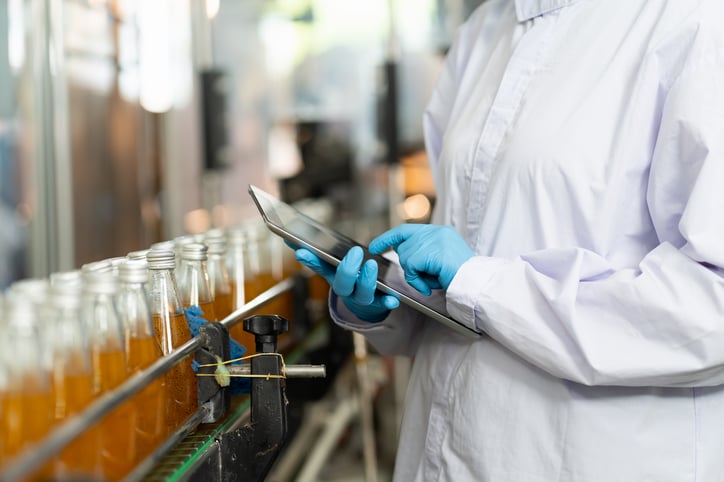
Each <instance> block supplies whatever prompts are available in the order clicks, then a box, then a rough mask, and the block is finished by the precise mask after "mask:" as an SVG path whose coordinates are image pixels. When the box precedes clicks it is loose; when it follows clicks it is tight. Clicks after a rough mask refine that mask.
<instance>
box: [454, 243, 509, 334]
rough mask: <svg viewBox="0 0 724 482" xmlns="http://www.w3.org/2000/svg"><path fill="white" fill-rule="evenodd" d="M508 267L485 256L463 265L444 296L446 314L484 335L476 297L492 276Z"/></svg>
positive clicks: (501, 260)
mask: <svg viewBox="0 0 724 482" xmlns="http://www.w3.org/2000/svg"><path fill="white" fill-rule="evenodd" d="M508 263H510V261H508V260H505V259H501V258H491V257H488V256H474V257H472V258H470V259H469V260H468V261H466V262H465V263H463V265H462V266H461V267H460V269H459V270H458V272H457V273H456V274H455V277H454V278H453V280H452V282H451V283H450V286H448V289H447V292H446V301H447V311H448V314H449V315H450V316H451V317H452V318H453V319H455V320H457V321H459V322H461V323H463V324H465V325H466V326H468V327H469V328H471V329H474V330H479V331H480V330H482V331H485V327H484V326H481V325H482V323H481V321H482V316H480V314H481V307H480V306H479V303H480V300H481V296H480V294H481V293H485V292H486V291H487V290H488V287H489V286H490V285H491V283H492V280H493V278H494V277H495V274H496V273H497V272H499V271H500V270H501V269H503V268H504V266H505V265H507V264H508Z"/></svg>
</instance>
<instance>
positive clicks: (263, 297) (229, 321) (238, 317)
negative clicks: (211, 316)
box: [219, 278, 294, 328]
mask: <svg viewBox="0 0 724 482" xmlns="http://www.w3.org/2000/svg"><path fill="white" fill-rule="evenodd" d="M293 287H294V278H287V279H285V280H283V281H280V282H279V283H277V284H275V285H274V286H272V287H271V288H269V289H268V290H266V291H265V292H263V293H261V294H260V295H259V296H257V297H256V298H254V299H253V300H251V301H249V302H248V303H245V304H244V305H243V306H241V307H240V308H239V309H237V310H236V311H234V312H232V313H229V315H228V316H227V317H226V318H224V319H223V320H221V321H220V322H219V323H222V324H223V325H224V326H225V327H227V328H231V327H232V326H234V325H236V324H237V323H239V322H240V321H242V320H243V319H244V317H246V316H248V315H250V314H252V313H253V312H255V311H256V310H257V309H259V308H260V307H261V306H263V305H265V304H266V303H268V302H270V301H271V300H273V299H274V298H276V297H277V296H279V295H280V294H282V293H285V292H287V291H289V290H291V289H292V288H293Z"/></svg>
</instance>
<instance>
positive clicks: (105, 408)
mask: <svg viewBox="0 0 724 482" xmlns="http://www.w3.org/2000/svg"><path fill="white" fill-rule="evenodd" d="M203 342H204V340H203V339H202V336H196V337H194V338H192V339H191V340H189V341H187V342H186V343H184V344H183V345H181V346H180V347H178V348H177V349H176V350H174V351H172V352H171V353H169V354H168V355H166V356H164V357H162V358H159V359H158V360H157V361H156V362H155V363H154V364H153V365H151V366H150V367H149V368H147V369H146V370H144V371H142V372H140V373H137V374H135V375H133V376H132V377H130V378H129V379H128V380H126V381H125V382H124V383H123V384H122V385H121V386H120V387H118V388H117V389H115V390H113V391H110V392H108V393H105V394H103V395H102V396H100V397H99V398H97V399H96V400H94V401H93V403H91V404H90V405H89V406H88V408H86V409H85V410H84V411H83V412H81V413H79V414H78V415H76V416H74V417H72V418H71V419H69V420H68V421H67V422H65V423H63V424H62V425H61V426H60V427H58V428H57V429H55V430H53V431H52V432H51V433H50V435H48V436H47V437H46V438H44V439H43V440H42V441H41V442H40V443H38V444H37V445H36V446H35V447H30V448H29V449H27V450H26V451H25V452H23V453H22V454H21V455H20V456H19V457H18V458H17V459H15V461H13V462H11V463H10V464H9V465H7V466H6V468H5V470H3V472H2V473H0V481H2V482H12V481H15V480H20V479H22V478H24V477H26V476H28V475H30V474H32V473H33V472H34V471H35V470H37V468H38V467H40V466H42V465H43V463H45V462H46V461H48V460H49V459H50V458H51V457H53V456H54V455H55V454H57V453H58V452H60V450H62V449H63V447H65V446H66V445H67V444H69V443H70V442H72V441H73V440H74V439H75V438H76V437H78V436H79V435H80V434H82V433H83V432H84V431H85V430H87V429H88V428H89V427H91V426H92V425H93V424H95V423H96V422H98V421H99V420H101V419H102V418H103V417H104V416H106V415H107V414H108V413H110V412H111V411H112V410H113V409H114V408H116V407H117V406H119V405H120V404H121V403H123V402H125V401H126V400H128V399H129V398H131V397H132V396H133V395H135V394H136V393H138V392H140V391H141V390H142V389H143V388H145V387H146V386H147V385H148V384H150V383H151V382H152V381H154V380H155V379H156V378H158V377H159V376H161V375H162V374H164V373H166V372H167V371H168V370H170V369H171V367H173V366H174V365H176V364H177V363H178V362H180V361H181V360H183V359H184V358H186V357H187V356H189V355H191V354H193V353H195V352H196V351H197V350H198V349H199V348H201V347H202V346H203Z"/></svg>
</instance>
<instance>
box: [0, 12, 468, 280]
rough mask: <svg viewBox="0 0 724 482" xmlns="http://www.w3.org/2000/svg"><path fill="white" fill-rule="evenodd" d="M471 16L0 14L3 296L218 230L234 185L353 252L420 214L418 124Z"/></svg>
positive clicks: (232, 202)
mask: <svg viewBox="0 0 724 482" xmlns="http://www.w3.org/2000/svg"><path fill="white" fill-rule="evenodd" d="M478 3H480V2H479V1H475V0H396V1H388V0H366V1H364V2H356V1H351V0H154V1H141V0H0V85H2V89H0V222H1V224H2V227H3V228H2V230H0V287H6V286H8V285H9V283H11V282H12V281H13V280H17V279H20V278H25V277H38V276H46V275H48V274H49V273H52V272H55V271H61V270H67V269H73V268H77V267H79V266H81V265H82V264H84V263H87V262H90V261H94V260H98V259H102V258H108V257H112V256H118V255H123V254H125V253H127V252H130V251H132V250H134V249H140V248H141V247H146V246H148V245H149V244H150V243H153V242H156V241H159V240H162V239H172V238H174V237H176V236H179V235H181V234H185V233H195V232H202V231H204V230H206V229H208V228H210V227H214V226H215V227H224V226H228V225H233V224H235V223H237V222H239V221H240V220H242V219H244V218H246V217H249V216H252V215H254V213H253V212H252V211H251V208H252V205H251V203H250V199H249V197H248V195H247V193H246V185H247V184H249V183H254V184H257V185H259V186H261V187H262V188H265V189H267V190H270V191H272V192H275V193H278V194H280V195H281V196H282V197H284V198H285V199H287V200H298V199H302V198H305V197H320V196H322V197H328V198H329V199H331V200H333V201H334V203H335V206H336V207H337V208H338V209H339V210H340V212H339V215H338V216H337V219H342V220H344V219H354V220H356V223H355V225H354V226H352V227H350V229H352V230H353V231H354V233H353V234H355V235H357V236H358V237H362V238H364V237H366V236H367V235H368V233H367V232H365V231H366V230H367V231H379V230H380V229H381V228H378V224H375V223H377V222H378V220H380V219H381V220H382V222H383V223H384V222H385V220H389V219H390V218H389V216H388V214H389V215H391V216H393V219H394V217H395V216H399V217H401V218H405V217H407V218H424V217H425V216H426V213H427V209H428V205H427V202H431V201H433V200H432V199H430V198H429V196H430V195H431V193H430V186H429V179H428V178H427V173H426V164H425V159H424V154H422V146H423V139H422V131H421V116H422V112H423V109H424V106H425V103H426V102H427V98H428V96H429V94H430V91H431V89H432V87H433V85H434V82H435V80H436V77H437V72H438V69H439V67H440V64H441V61H442V55H443V54H444V52H445V50H446V48H447V46H448V45H449V43H450V40H451V38H452V37H453V35H454V32H455V29H456V28H457V26H458V25H459V24H460V23H461V22H462V21H463V19H464V18H465V17H466V16H467V15H468V13H469V12H470V11H471V10H472V9H473V8H474V7H475V6H476V5H477V4H478ZM390 79H394V83H393V84H392V85H393V89H388V84H390V82H389V81H390ZM389 94H396V95H393V96H390V95H389ZM391 117H392V118H393V123H394V126H391V125H390V122H389V121H390V118H391ZM394 118H396V119H394ZM390 146H391V147H392V149H389V147H390ZM391 150H392V151H396V152H390V151H391ZM400 159H401V160H402V161H403V165H405V166H407V167H406V168H404V171H405V173H404V174H405V175H403V176H402V177H401V179H402V182H400V183H395V184H397V185H395V186H390V185H389V180H390V179H395V177H394V176H393V177H390V176H389V172H388V171H389V169H388V166H389V164H390V162H393V163H394V162H397V161H398V160H400ZM415 191H418V192H415ZM412 194H422V195H423V196H426V197H420V196H418V197H415V198H412V200H408V202H407V204H406V206H407V210H406V211H405V212H399V213H398V212H397V209H393V212H391V213H388V210H389V206H391V205H396V204H398V202H402V201H404V200H405V198H406V197H408V196H410V195H412ZM398 195H399V199H397V198H396V196H398ZM368 218H369V219H370V223H361V222H359V220H360V219H368ZM382 227H384V226H382ZM360 230H361V232H360ZM372 234H374V232H372Z"/></svg>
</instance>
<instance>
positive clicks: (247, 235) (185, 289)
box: [0, 223, 298, 480]
mask: <svg viewBox="0 0 724 482" xmlns="http://www.w3.org/2000/svg"><path fill="white" fill-rule="evenodd" d="M280 243H281V242H280V241H279V240H278V238H276V237H269V236H268V235H267V232H266V230H265V229H263V226H261V227H260V226H259V225H258V224H257V223H254V224H249V225H245V226H243V227H241V228H237V229H230V230H227V231H221V230H211V231H209V232H207V233H205V234H204V235H201V236H184V237H181V238H177V239H176V240H174V241H171V242H163V243H157V244H155V245H153V246H151V248H150V249H149V250H144V251H137V252H133V253H129V254H128V256H126V257H124V258H114V259H111V260H104V261H100V262H96V263H90V264H87V265H84V266H83V268H82V269H81V270H79V271H72V272H64V273H55V274H53V275H51V276H50V277H49V279H47V280H44V279H38V280H23V281H20V282H16V283H15V284H14V285H12V286H11V287H10V289H9V290H8V292H7V293H6V294H5V299H4V301H3V305H4V306H2V309H0V313H2V315H0V470H1V468H2V465H3V463H4V462H6V461H7V460H10V459H12V458H13V457H15V456H16V455H18V454H19V453H20V452H22V451H23V450H25V449H27V448H29V447H31V446H32V445H33V444H34V443H36V442H38V441H39V440H40V439H42V437H44V436H45V435H46V434H47V433H48V432H49V430H50V429H51V428H52V427H53V426H54V425H56V424H58V423H60V422H62V421H63V420H65V419H66V418H68V417H70V416H72V415H75V414H77V413H79V412H81V411H82V410H83V409H84V408H85V407H86V406H87V405H88V404H89V403H90V402H91V401H93V399H95V398H96V397H98V396H100V395H102V394H103V393H106V392H107V391H109V390H113V389H114V388H116V387H118V386H119V385H120V384H121V383H123V381H125V380H126V379H127V378H128V377H129V376H130V375H132V374H133V373H135V372H137V371H140V370H143V369H144V368H146V367H148V366H149V365H150V364H152V363H153V362H154V361H155V360H156V359H158V357H160V356H161V355H162V354H167V353H169V352H170V351H171V350H173V349H174V348H176V347H178V346H179V345H181V344H183V343H185V342H186V341H187V340H188V339H189V338H190V333H189V328H188V325H187V323H186V318H185V315H184V312H183V308H185V307H189V306H199V307H200V308H201V310H202V311H203V312H204V318H206V319H207V320H208V321H217V320H220V319H223V318H224V317H225V316H226V315H228V314H229V313H230V312H231V311H233V310H235V309H237V308H238V307H240V306H241V305H243V304H244V302H246V301H248V300H250V299H251V298H253V297H255V296H256V295H258V294H259V293H261V292H263V291H264V290H266V289H268V288H269V287H271V286H272V285H274V284H275V283H277V282H279V281H281V279H283V278H284V277H286V276H290V275H291V274H292V273H293V272H294V271H296V270H297V269H298V265H296V263H294V262H291V261H290V254H291V250H289V249H286V248H285V247H284V246H283V245H282V244H280ZM178 254H180V256H179V255H178ZM291 260H293V258H291ZM176 275H178V280H177V279H176ZM262 311H263V312H265V313H277V314H281V315H282V316H286V317H288V318H291V300H290V299H289V297H284V296H283V297H279V298H277V299H276V300H273V301H272V302H271V303H270V304H269V305H267V306H265V307H264V308H263V310H262ZM3 315H4V316H3ZM232 336H234V337H235V338H236V339H237V340H238V341H239V342H240V343H242V344H243V345H244V346H245V347H246V348H247V353H248V354H250V353H253V351H254V342H253V337H251V336H249V335H248V334H246V333H245V332H244V331H243V330H242V329H241V324H238V325H236V326H235V327H234V328H233V329H232ZM196 392H197V390H196V379H195V375H194V373H193V371H192V368H191V360H190V359H187V360H185V361H184V362H182V363H180V364H178V365H176V367H174V368H173V369H172V370H171V371H169V372H168V373H167V374H166V375H165V376H164V377H163V378H161V379H159V380H157V381H156V382H154V383H152V384H151V385H149V386H148V387H146V388H145V389H144V390H143V391H142V392H140V393H139V394H138V395H137V396H135V397H134V398H132V399H131V400H129V402H128V403H125V404H123V405H121V406H120V407H119V408H117V409H116V410H114V411H113V412H112V413H110V414H109V415H108V416H106V417H105V418H104V419H103V420H102V421H101V422H100V423H99V424H98V425H97V426H96V427H94V428H93V429H92V430H89V431H87V432H85V433H84V434H83V435H81V436H80V437H79V438H78V439H77V440H75V441H74V442H72V443H71V444H70V445H69V446H68V447H66V448H65V449H64V450H63V451H62V452H61V453H60V454H59V456H58V457H56V458H55V459H54V460H53V461H52V462H51V463H49V464H48V465H47V466H46V467H43V468H42V469H41V470H40V471H39V473H38V474H37V478H42V479H45V480H47V479H56V480H63V479H65V480H69V479H78V478H81V477H82V478H84V479H88V478H90V479H103V480H120V479H122V478H123V477H124V476H126V475H127V474H128V473H129V472H130V471H131V470H132V468H133V467H134V466H135V465H136V464H137V463H138V462H139V461H141V460H143V459H144V458H145V457H146V456H147V455H148V454H150V453H151V452H152V451H153V450H154V449H155V448H156V447H157V446H158V445H159V444H160V443H161V442H162V441H163V440H164V439H165V438H166V437H167V436H168V435H169V434H170V433H172V432H173V431H174V430H175V429H176V428H178V426H180V424H182V423H183V421H184V420H185V419H186V418H187V417H188V416H190V415H191V414H192V413H193V412H195V411H196V409H197V401H196V396H197V393H196Z"/></svg>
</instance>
